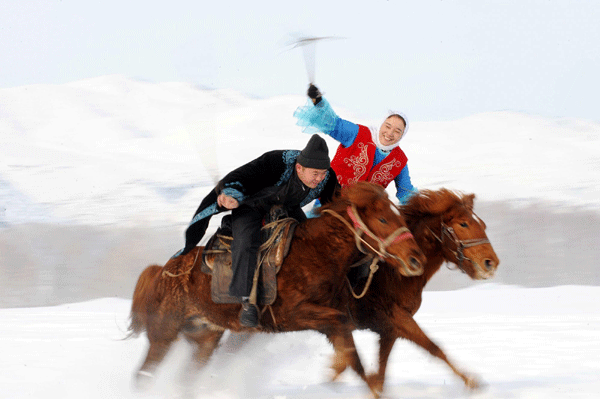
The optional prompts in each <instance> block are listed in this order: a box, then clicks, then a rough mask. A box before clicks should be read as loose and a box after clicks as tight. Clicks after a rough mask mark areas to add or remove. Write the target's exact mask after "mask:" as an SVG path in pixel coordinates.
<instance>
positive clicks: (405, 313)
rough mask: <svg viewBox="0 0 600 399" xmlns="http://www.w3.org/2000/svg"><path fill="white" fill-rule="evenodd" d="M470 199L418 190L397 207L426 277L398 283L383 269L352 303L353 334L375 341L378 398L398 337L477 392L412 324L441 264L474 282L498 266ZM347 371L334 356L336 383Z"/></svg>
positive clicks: (472, 382) (474, 382)
mask: <svg viewBox="0 0 600 399" xmlns="http://www.w3.org/2000/svg"><path fill="white" fill-rule="evenodd" d="M474 198H475V195H473V194H469V195H463V194H458V193H456V192H453V191H450V190H448V189H440V190H438V191H430V190H422V191H420V193H419V194H417V195H415V196H414V197H412V198H411V199H410V200H409V202H408V203H407V204H406V205H404V206H401V207H400V210H401V213H402V215H403V216H404V218H405V220H406V222H407V224H408V227H409V228H410V230H411V232H412V233H413V235H414V237H415V240H416V241H417V243H418V244H419V247H420V248H421V249H422V250H423V252H424V253H425V256H426V257H427V262H426V264H425V272H424V273H423V274H422V275H420V276H417V277H410V278H401V277H400V276H398V275H396V274H395V273H390V272H389V268H386V267H382V268H381V269H380V270H379V271H378V272H377V273H375V276H374V278H373V282H372V284H371V287H370V289H369V291H368V292H367V294H366V295H365V296H364V297H363V298H362V299H354V300H352V301H351V302H350V306H349V309H350V313H351V317H352V319H353V321H354V322H355V323H356V325H357V328H358V329H369V330H372V331H373V332H375V333H377V334H378V335H379V370H378V372H377V373H375V374H373V375H370V376H369V381H370V383H371V384H372V385H371V386H374V387H375V389H376V390H377V392H379V393H380V392H381V391H382V390H383V383H384V379H385V370H386V365H387V361H388V357H389V355H390V352H391V351H392V347H393V346H394V343H395V342H396V339H397V338H400V337H402V338H406V339H408V340H410V341H412V342H414V343H416V344H417V345H419V346H421V347H422V348H424V349H426V350H427V351H429V353H431V354H432V355H433V356H435V357H437V358H439V359H441V360H443V361H444V362H446V364H448V366H450V368H451V369H452V371H454V373H455V374H456V375H458V376H459V377H460V378H461V379H462V380H463V381H464V383H465V385H466V386H467V387H468V388H470V389H475V388H478V387H479V386H480V384H479V382H478V381H477V380H476V379H475V378H474V377H473V376H469V375H467V374H465V373H464V372H461V371H460V370H459V369H458V368H457V367H456V366H455V365H454V364H453V363H452V362H451V361H450V360H448V358H447V357H446V355H445V354H444V352H443V351H442V350H441V349H440V348H439V347H438V346H437V345H436V344H435V343H434V342H433V341H432V340H431V339H430V338H429V337H428V336H427V335H426V334H425V333H424V332H423V331H422V330H421V328H420V327H419V325H418V324H417V322H416V321H415V320H414V318H413V316H414V315H415V313H416V312H417V310H419V307H420V306H421V297H422V293H423V288H424V287H425V285H426V284H427V282H428V281H429V279H431V277H432V276H433V275H434V274H435V273H436V272H437V271H438V270H439V269H440V266H441V265H442V264H443V263H444V262H449V263H453V264H455V265H457V267H458V269H460V270H462V271H463V272H464V273H466V274H467V275H468V276H469V277H471V278H472V279H475V280H482V279H488V278H491V277H493V276H494V273H495V271H496V268H497V267H498V264H499V263H500V261H499V260H498V257H497V256H496V253H495V252H494V250H493V248H492V245H491V244H490V242H489V240H488V239H487V236H486V234H485V229H486V226H485V223H484V222H483V221H482V220H481V219H479V217H477V216H476V215H475V214H474V213H473V201H474ZM340 359H342V360H340ZM346 367H347V365H346V364H345V363H344V361H343V358H342V357H341V355H340V356H338V355H337V354H336V357H335V358H334V362H333V365H332V368H333V370H334V373H335V375H334V379H336V378H337V377H338V376H339V374H340V373H341V372H342V371H344V370H345V368H346Z"/></svg>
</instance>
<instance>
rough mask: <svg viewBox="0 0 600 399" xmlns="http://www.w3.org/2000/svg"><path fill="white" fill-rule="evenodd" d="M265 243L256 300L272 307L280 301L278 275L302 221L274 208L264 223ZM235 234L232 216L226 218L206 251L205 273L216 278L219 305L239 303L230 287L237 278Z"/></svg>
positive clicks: (255, 287) (214, 288) (254, 292)
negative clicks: (233, 266) (233, 262)
mask: <svg viewBox="0 0 600 399" xmlns="http://www.w3.org/2000/svg"><path fill="white" fill-rule="evenodd" d="M264 223H265V224H264V226H263V227H262V231H261V235H262V242H263V244H262V245H261V247H260V249H259V251H258V260H257V264H256V271H255V274H254V284H253V288H252V293H251V295H250V297H251V300H252V297H253V296H255V298H256V303H257V304H258V305H271V304H272V303H273V302H275V299H276V298H277V277H276V276H277V273H278V272H279V269H280V268H281V265H282V264H283V260H284V259H285V257H286V256H287V254H288V252H289V250H290V245H291V243H292V236H293V235H294V231H295V229H296V226H297V225H298V222H297V221H296V220H295V219H293V218H289V217H287V213H286V212H285V210H283V208H282V207H281V206H275V207H273V208H272V209H271V211H270V212H269V214H268V215H267V217H266V218H265V221H264ZM232 241H233V232H232V228H231V215H226V216H224V217H223V219H222V221H221V226H220V227H219V228H218V229H217V231H216V232H215V234H214V235H213V236H212V237H211V238H210V240H209V241H208V242H207V243H206V246H205V247H204V251H203V252H202V265H201V270H202V272H204V273H206V274H209V275H211V276H212V281H211V298H212V300H213V302H215V303H239V302H240V299H239V298H238V297H234V296H230V295H229V293H228V290H229V284H230V283H231V279H232V276H233V273H232V270H231V243H232Z"/></svg>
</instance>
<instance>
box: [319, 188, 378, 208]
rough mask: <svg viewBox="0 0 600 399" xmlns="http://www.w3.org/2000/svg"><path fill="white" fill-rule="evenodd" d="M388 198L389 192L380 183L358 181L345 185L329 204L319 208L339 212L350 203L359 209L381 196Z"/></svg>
mask: <svg viewBox="0 0 600 399" xmlns="http://www.w3.org/2000/svg"><path fill="white" fill-rule="evenodd" d="M382 197H383V198H387V193H386V192H385V190H384V189H383V187H381V186H380V185H378V184H373V183H367V182H363V181H361V182H358V183H355V184H351V185H349V186H347V187H344V188H343V189H342V190H341V191H340V192H338V193H337V194H336V195H335V196H334V198H333V199H332V201H331V202H330V203H328V204H327V205H323V206H322V207H320V208H319V209H318V212H321V210H324V209H331V210H332V211H335V212H337V213H342V212H345V211H346V208H347V207H348V205H350V204H354V205H355V206H356V208H357V209H359V210H360V209H363V208H366V207H369V206H370V205H372V204H374V203H375V202H376V201H378V200H380V199H381V198H382Z"/></svg>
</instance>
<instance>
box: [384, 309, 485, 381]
mask: <svg viewBox="0 0 600 399" xmlns="http://www.w3.org/2000/svg"><path fill="white" fill-rule="evenodd" d="M392 323H393V324H394V327H395V330H396V331H395V332H396V334H393V335H397V336H398V337H403V338H406V339H408V340H410V341H412V342H414V343H415V344H417V345H419V346H420V347H422V348H424V349H425V350H427V351H428V352H429V353H431V355H433V356H435V357H437V358H439V359H441V360H443V361H444V362H445V363H446V364H447V365H448V366H449V367H450V368H451V369H452V371H454V373H455V374H456V375H457V376H459V377H460V378H461V379H462V380H463V381H464V383H465V385H466V387H467V388H469V389H478V388H481V387H482V384H481V383H480V382H479V381H478V379H477V378H476V377H475V376H472V375H468V374H466V373H464V372H462V371H460V370H459V369H458V368H457V367H456V366H455V365H454V364H453V363H452V362H451V361H450V360H449V359H448V357H447V356H446V354H445V353H444V351H442V349H441V348H440V347H439V346H437V345H436V344H435V343H434V342H433V341H432V340H431V339H429V337H428V336H427V335H426V334H425V333H424V332H423V330H421V327H419V325H418V324H417V322H416V321H415V319H413V317H412V315H411V314H410V313H408V312H406V311H404V310H401V309H399V308H397V309H395V311H394V317H393V319H392ZM386 339H387V338H386ZM389 350H390V351H391V346H390V349H389ZM384 355H385V354H384ZM380 356H382V352H381V350H380ZM388 356H389V352H388V353H387V355H385V359H386V362H387V357H388ZM380 367H381V362H380ZM383 370H384V371H385V366H384V367H383ZM381 377H382V378H383V376H382V375H381Z"/></svg>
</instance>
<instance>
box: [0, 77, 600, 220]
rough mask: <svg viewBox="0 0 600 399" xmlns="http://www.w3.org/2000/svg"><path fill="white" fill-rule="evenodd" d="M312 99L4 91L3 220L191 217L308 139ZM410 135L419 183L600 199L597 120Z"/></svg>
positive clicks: (79, 85) (121, 83)
mask: <svg viewBox="0 0 600 399" xmlns="http://www.w3.org/2000/svg"><path fill="white" fill-rule="evenodd" d="M304 102H305V98H304V97H303V96H302V95H297V96H285V97H276V98H269V99H256V98H248V97H245V96H244V95H242V94H240V93H236V92H234V91H231V90H207V89H203V88H200V87H194V86H192V85H189V84H184V83H149V82H141V81H134V80H131V79H128V78H125V77H123V76H104V77H100V78H95V79H88V80H83V81H78V82H74V83H70V84H65V85H58V86H55V85H35V86H24V87H17V88H11V89H1V90H0V135H1V137H2V146H1V148H0V158H1V159H2V162H1V163H0V182H1V186H0V203H1V204H3V208H4V209H3V213H0V217H1V219H0V223H2V224H3V225H14V224H21V223H28V222H40V223H68V224H86V225H110V224H119V225H133V226H139V225H181V224H185V223H187V221H188V220H189V218H190V216H191V215H192V214H193V211H194V210H195V208H196V206H197V204H198V203H199V201H200V200H201V198H202V197H203V195H204V194H205V193H206V191H207V190H208V189H209V188H210V187H211V186H212V185H213V182H214V181H215V180H218V179H219V177H221V176H223V175H224V174H225V173H227V172H228V171H229V170H231V169H233V168H235V167H236V166H239V165H241V164H243V163H244V162H247V161H249V160H251V159H252V158H254V157H256V156H258V155H260V154H262V153H263V152H265V151H268V150H271V149H276V148H302V147H303V146H304V145H305V143H306V141H307V140H308V138H309V136H308V135H307V134H304V133H302V132H301V131H300V128H299V127H297V126H296V125H295V120H294V118H293V117H292V113H293V111H294V109H295V108H296V107H297V106H299V105H302V104H303V103H304ZM333 106H334V107H335V104H333ZM335 108H336V109H337V111H338V113H339V114H340V115H341V116H342V117H344V118H347V119H349V120H352V121H355V122H358V123H362V124H366V125H378V124H379V123H380V121H379V120H372V121H357V120H355V118H353V117H352V114H351V113H350V112H349V111H347V110H345V109H340V108H339V107H335ZM384 116H385V115H384V114H382V118H383V117H384ZM409 117H410V115H409ZM328 143H329V144H330V152H331V153H332V154H333V152H334V151H335V148H336V146H337V143H336V142H335V141H333V140H331V139H329V138H328ZM402 147H403V149H404V150H405V152H406V153H407V155H408V157H409V167H410V170H411V177H412V180H413V184H414V185H415V186H416V187H419V188H438V187H441V186H445V187H450V188H454V189H459V190H462V191H468V192H475V193H476V194H477V196H478V197H479V198H480V199H482V200H495V201H507V202H510V203H514V204H522V203H524V202H525V203H532V202H537V201H542V202H547V203H552V204H555V205H560V206H566V207H572V206H575V207H581V206H583V207H586V208H593V209H600V195H599V193H600V189H599V188H598V185H597V184H596V182H598V181H600V167H599V166H600V124H597V123H591V122H586V121H581V120H571V119H545V118H540V117H535V116H531V115H524V114H518V113H512V112H495V113H486V114H478V115H473V116H471V117H468V118H465V119H461V120H455V121H448V122H427V121H410V129H409V131H408V134H407V135H406V137H405V138H404V139H403V142H402Z"/></svg>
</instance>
